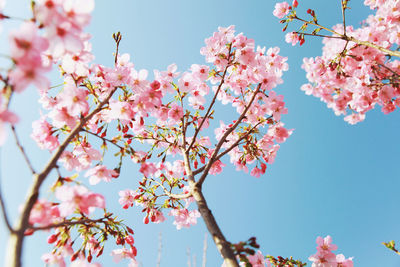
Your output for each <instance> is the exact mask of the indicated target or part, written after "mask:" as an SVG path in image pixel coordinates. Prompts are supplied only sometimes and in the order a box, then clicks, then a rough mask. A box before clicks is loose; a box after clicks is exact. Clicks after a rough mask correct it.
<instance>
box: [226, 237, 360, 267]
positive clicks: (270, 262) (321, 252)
mask: <svg viewBox="0 0 400 267" xmlns="http://www.w3.org/2000/svg"><path fill="white" fill-rule="evenodd" d="M316 243H317V253H315V254H314V255H311V256H310V257H309V258H308V260H310V261H311V262H312V265H311V266H312V267H353V258H347V259H346V257H345V256H344V255H343V254H337V255H336V254H335V253H333V252H332V251H335V250H337V246H336V245H334V244H332V238H331V237H330V236H329V235H328V236H326V237H325V238H322V237H320V236H319V237H317V240H316ZM236 246H237V245H236ZM253 247H259V245H257V244H255V245H254V244H253ZM241 251H242V252H245V253H247V254H249V252H251V254H252V255H251V254H249V255H246V256H243V254H241V255H239V256H241V257H239V256H238V257H239V259H240V266H242V267H247V266H253V267H272V266H277V267H278V266H299V267H301V266H306V264H305V263H302V262H301V261H298V260H297V261H296V260H293V259H292V257H290V258H286V259H284V258H282V257H277V258H275V257H273V256H269V255H268V256H264V255H263V254H262V252H261V251H260V250H258V251H257V252H255V251H254V250H253V249H246V248H245V247H243V245H242V246H241ZM249 264H250V265H249ZM224 266H225V265H224V264H222V267H224Z"/></svg>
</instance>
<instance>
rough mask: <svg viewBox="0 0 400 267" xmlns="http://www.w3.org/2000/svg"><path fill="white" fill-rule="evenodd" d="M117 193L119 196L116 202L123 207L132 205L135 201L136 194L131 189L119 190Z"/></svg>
mask: <svg viewBox="0 0 400 267" xmlns="http://www.w3.org/2000/svg"><path fill="white" fill-rule="evenodd" d="M118 194H119V196H120V198H119V200H118V202H119V204H121V205H122V207H123V208H124V209H127V208H129V207H132V206H133V203H134V202H135V198H136V197H137V196H138V194H137V193H136V192H135V191H133V190H131V189H125V190H122V191H119V193H118Z"/></svg>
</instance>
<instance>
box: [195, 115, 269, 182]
mask: <svg viewBox="0 0 400 267" xmlns="http://www.w3.org/2000/svg"><path fill="white" fill-rule="evenodd" d="M261 123H262V122H258V123H257V124H256V125H254V126H253V127H252V128H251V129H250V130H249V131H247V133H245V134H244V135H242V136H241V137H240V138H239V139H238V140H236V141H235V143H233V144H232V145H231V146H230V147H229V148H227V149H225V150H224V151H223V152H221V153H220V154H218V156H216V157H215V161H217V160H219V159H220V158H222V157H223V156H225V155H226V154H228V153H229V152H230V151H231V150H232V149H234V148H235V147H236V146H238V145H240V141H242V140H243V139H245V138H247V136H249V135H250V134H251V133H252V132H253V130H254V129H256V128H257V127H258V126H259V125H260V124H261ZM206 166H207V165H204V166H202V167H201V168H198V169H197V170H195V171H193V175H196V174H199V173H201V172H203V171H204V169H205V168H206Z"/></svg>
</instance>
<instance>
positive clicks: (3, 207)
mask: <svg viewBox="0 0 400 267" xmlns="http://www.w3.org/2000/svg"><path fill="white" fill-rule="evenodd" d="M0 208H1V212H2V214H3V220H4V223H5V224H6V226H7V229H8V231H9V232H10V233H15V230H14V229H13V228H12V226H11V223H10V220H9V219H8V213H7V209H6V203H5V202H4V199H3V192H2V189H1V183H0Z"/></svg>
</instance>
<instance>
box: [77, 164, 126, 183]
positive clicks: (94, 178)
mask: <svg viewBox="0 0 400 267" xmlns="http://www.w3.org/2000/svg"><path fill="white" fill-rule="evenodd" d="M118 175H119V174H118V173H117V172H116V171H115V170H109V169H107V167H106V166H104V165H98V166H96V167H94V168H91V169H90V170H88V171H87V172H86V174H85V177H89V183H90V184H91V185H95V184H98V183H99V182H100V181H102V180H103V181H105V182H110V181H111V180H112V178H117V177H118Z"/></svg>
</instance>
